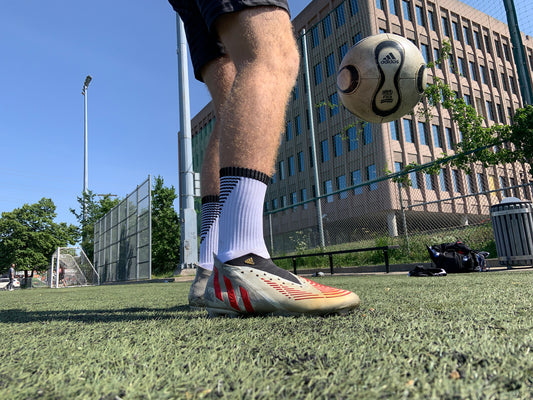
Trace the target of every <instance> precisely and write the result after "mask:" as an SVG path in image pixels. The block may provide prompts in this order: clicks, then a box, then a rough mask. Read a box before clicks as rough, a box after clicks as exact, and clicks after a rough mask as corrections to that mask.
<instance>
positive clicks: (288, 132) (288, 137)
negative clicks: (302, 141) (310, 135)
mask: <svg viewBox="0 0 533 400" xmlns="http://www.w3.org/2000/svg"><path fill="white" fill-rule="evenodd" d="M285 139H286V140H287V142H288V141H289V140H291V139H292V124H291V121H288V122H287V130H286V131H285Z"/></svg>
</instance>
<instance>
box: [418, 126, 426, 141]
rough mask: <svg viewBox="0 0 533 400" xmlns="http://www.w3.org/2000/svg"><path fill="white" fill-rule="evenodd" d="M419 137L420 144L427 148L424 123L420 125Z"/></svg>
mask: <svg viewBox="0 0 533 400" xmlns="http://www.w3.org/2000/svg"><path fill="white" fill-rule="evenodd" d="M418 137H419V138H420V144H421V145H424V146H427V144H428V141H427V133H426V124H425V123H424V122H419V123H418Z"/></svg>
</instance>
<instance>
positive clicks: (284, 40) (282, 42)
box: [215, 7, 299, 176]
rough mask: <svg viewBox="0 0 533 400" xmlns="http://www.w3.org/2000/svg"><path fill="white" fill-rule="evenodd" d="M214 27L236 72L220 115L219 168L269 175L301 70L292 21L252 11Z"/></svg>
mask: <svg viewBox="0 0 533 400" xmlns="http://www.w3.org/2000/svg"><path fill="white" fill-rule="evenodd" d="M215 28H216V30H217V32H218V35H219V37H220V39H221V41H222V43H224V46H225V48H226V51H227V54H228V55H229V57H230V58H231V60H232V61H233V63H234V65H235V68H236V76H235V80H234V83H233V86H232V88H231V92H230V94H229V97H228V99H227V101H226V102H224V103H223V104H222V108H221V110H220V111H221V112H220V118H221V122H222V125H221V131H220V143H221V145H220V166H221V168H223V167H232V166H237V167H242V168H248V169H253V170H256V171H259V172H263V173H265V174H267V175H269V176H271V175H272V174H273V172H274V163H275V159H276V155H277V152H278V147H279V141H280V134H281V132H282V130H283V127H284V120H285V111H286V107H287V103H288V99H289V94H290V92H291V90H292V88H293V86H294V83H295V80H296V76H297V73H298V65H299V53H298V49H297V46H296V41H295V39H294V35H293V31H292V24H291V21H290V17H289V15H288V13H287V12H285V11H284V10H282V9H279V8H275V7H253V8H250V9H247V10H244V11H240V12H236V13H232V14H226V15H224V16H222V17H220V18H218V20H217V21H216V22H215Z"/></svg>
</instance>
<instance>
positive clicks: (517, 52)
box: [503, 0, 533, 105]
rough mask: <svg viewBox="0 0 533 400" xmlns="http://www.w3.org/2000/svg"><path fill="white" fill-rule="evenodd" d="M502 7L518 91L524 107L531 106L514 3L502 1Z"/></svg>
mask: <svg viewBox="0 0 533 400" xmlns="http://www.w3.org/2000/svg"><path fill="white" fill-rule="evenodd" d="M503 5H504V6H505V12H506V14H507V26H508V27H509V35H510V36H511V42H512V43H513V53H514V58H515V61H516V70H517V72H518V83H519V84H520V91H521V92H522V101H523V102H524V105H527V104H533V90H532V89H531V77H530V76H529V70H528V66H527V59H526V54H525V51H524V44H523V43H522V36H520V28H519V27H518V18H517V17H516V10H515V7H514V1H513V0H503Z"/></svg>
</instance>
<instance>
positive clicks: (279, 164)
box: [278, 160, 285, 181]
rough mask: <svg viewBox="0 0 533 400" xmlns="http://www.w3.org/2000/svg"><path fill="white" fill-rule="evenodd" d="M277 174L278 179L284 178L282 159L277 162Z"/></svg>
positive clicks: (283, 162)
mask: <svg viewBox="0 0 533 400" xmlns="http://www.w3.org/2000/svg"><path fill="white" fill-rule="evenodd" d="M278 175H279V180H280V181H282V180H283V179H285V161H283V160H281V161H280V162H279V163H278Z"/></svg>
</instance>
